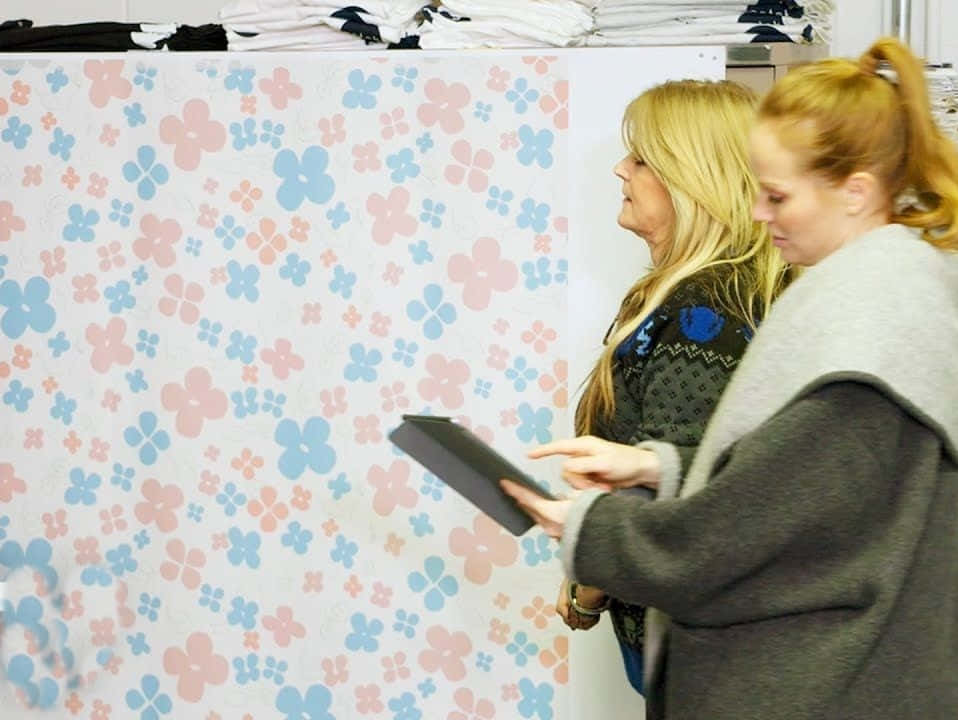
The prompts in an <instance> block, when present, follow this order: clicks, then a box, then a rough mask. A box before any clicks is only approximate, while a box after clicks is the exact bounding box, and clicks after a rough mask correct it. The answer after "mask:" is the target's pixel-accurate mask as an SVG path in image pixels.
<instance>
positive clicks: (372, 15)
mask: <svg viewBox="0 0 958 720" xmlns="http://www.w3.org/2000/svg"><path fill="white" fill-rule="evenodd" d="M427 2H428V0H366V1H365V2H362V3H361V4H360V5H349V4H344V3H342V2H330V1H329V0H233V2H231V3H230V4H228V5H227V6H226V7H224V8H222V9H221V10H220V21H221V22H222V23H223V26H224V27H225V28H226V32H227V37H228V40H229V49H230V50H330V49H334V50H335V49H351V48H362V47H365V46H366V45H385V44H387V43H388V44H397V45H404V44H405V43H404V39H406V38H407V36H409V35H410V34H412V33H415V30H416V27H417V25H418V23H417V15H418V13H419V11H420V9H421V8H422V6H423V5H425V4H427Z"/></svg>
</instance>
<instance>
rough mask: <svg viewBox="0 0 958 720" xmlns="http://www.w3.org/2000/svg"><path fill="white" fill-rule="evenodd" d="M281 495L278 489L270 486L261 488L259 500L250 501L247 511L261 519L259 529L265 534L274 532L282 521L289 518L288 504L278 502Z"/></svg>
mask: <svg viewBox="0 0 958 720" xmlns="http://www.w3.org/2000/svg"><path fill="white" fill-rule="evenodd" d="M278 496H279V493H277V492H276V488H272V487H269V486H268V485H267V486H265V487H262V488H260V491H259V498H260V499H259V500H255V499H254V500H250V501H249V504H248V505H247V506H246V509H247V510H249V514H250V515H252V516H253V517H259V516H260V515H262V516H263V517H262V518H260V521H259V527H260V530H262V531H263V532H273V531H274V530H275V529H276V528H277V527H278V526H279V521H280V520H285V519H286V518H287V517H288V516H289V508H287V507H286V503H282V502H277V498H278Z"/></svg>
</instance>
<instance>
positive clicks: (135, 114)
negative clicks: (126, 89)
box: [123, 102, 146, 128]
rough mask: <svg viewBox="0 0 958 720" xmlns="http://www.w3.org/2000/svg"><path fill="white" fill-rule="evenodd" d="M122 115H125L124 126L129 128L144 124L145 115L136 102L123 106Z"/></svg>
mask: <svg viewBox="0 0 958 720" xmlns="http://www.w3.org/2000/svg"><path fill="white" fill-rule="evenodd" d="M123 114H124V115H126V124H127V125H129V126H130V127H131V128H132V127H136V126H137V125H145V124H146V115H144V114H143V106H142V105H140V103H138V102H135V103H130V104H129V105H126V106H124V107H123Z"/></svg>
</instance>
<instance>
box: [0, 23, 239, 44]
mask: <svg viewBox="0 0 958 720" xmlns="http://www.w3.org/2000/svg"><path fill="white" fill-rule="evenodd" d="M116 50H226V33H225V32H224V31H223V27H222V26H220V25H200V26H199V27H193V26H191V25H176V24H172V23H168V24H163V25H158V24H148V23H120V22H88V23H75V24H71V25H40V26H37V27H34V26H33V22H32V21H31V20H7V21H5V22H3V23H0V52H49V51H56V52H99V51H104V52H109V51H116Z"/></svg>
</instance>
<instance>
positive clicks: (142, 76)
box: [133, 63, 156, 92]
mask: <svg viewBox="0 0 958 720" xmlns="http://www.w3.org/2000/svg"><path fill="white" fill-rule="evenodd" d="M155 77H156V68H154V67H151V68H148V67H146V66H145V65H144V64H143V63H137V64H136V75H135V76H134V77H133V84H134V85H141V86H142V87H143V89H144V90H146V91H147V92H149V91H150V90H152V89H153V78H155Z"/></svg>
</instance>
